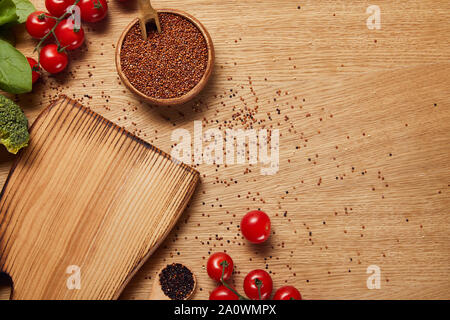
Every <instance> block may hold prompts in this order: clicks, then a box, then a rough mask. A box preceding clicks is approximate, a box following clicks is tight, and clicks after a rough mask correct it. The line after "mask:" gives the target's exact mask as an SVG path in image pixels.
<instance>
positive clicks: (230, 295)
mask: <svg viewBox="0 0 450 320" xmlns="http://www.w3.org/2000/svg"><path fill="white" fill-rule="evenodd" d="M209 300H239V297H238V296H237V295H236V294H235V293H234V292H233V291H231V290H230V289H228V288H227V287H225V286H224V285H221V286H218V287H217V288H215V289H214V290H213V292H211V294H210V295H209Z"/></svg>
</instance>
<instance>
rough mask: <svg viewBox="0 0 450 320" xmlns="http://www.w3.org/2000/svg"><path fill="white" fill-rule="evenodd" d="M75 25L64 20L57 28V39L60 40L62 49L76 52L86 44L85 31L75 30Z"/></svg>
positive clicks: (81, 29) (81, 28)
mask: <svg viewBox="0 0 450 320" xmlns="http://www.w3.org/2000/svg"><path fill="white" fill-rule="evenodd" d="M74 26H75V25H74V23H73V22H72V21H71V20H68V19H64V20H62V21H61V22H60V23H59V24H58V25H57V26H56V28H55V35H56V38H57V39H58V40H59V43H60V44H61V47H63V48H66V49H67V50H75V49H76V48H79V47H80V46H81V45H82V44H83V42H84V30H83V27H82V26H80V29H75V28H74Z"/></svg>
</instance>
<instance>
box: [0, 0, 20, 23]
mask: <svg viewBox="0 0 450 320" xmlns="http://www.w3.org/2000/svg"><path fill="white" fill-rule="evenodd" d="M18 19H19V17H18V16H17V14H16V5H15V4H14V2H13V1H12V0H0V26H2V25H4V24H6V23H11V22H12V23H14V22H17V21H18Z"/></svg>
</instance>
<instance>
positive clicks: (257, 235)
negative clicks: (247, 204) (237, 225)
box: [241, 210, 270, 243]
mask: <svg viewBox="0 0 450 320" xmlns="http://www.w3.org/2000/svg"><path fill="white" fill-rule="evenodd" d="M241 231H242V234H243V235H244V237H245V238H246V239H247V240H248V241H250V242H253V243H261V242H264V241H266V240H267V239H268V238H269V236H270V218H269V216H268V215H267V214H265V213H264V212H262V211H259V210H254V211H250V212H249V213H247V214H246V215H245V216H244V217H243V218H242V220H241Z"/></svg>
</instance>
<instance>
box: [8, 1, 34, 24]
mask: <svg viewBox="0 0 450 320" xmlns="http://www.w3.org/2000/svg"><path fill="white" fill-rule="evenodd" d="M12 2H14V4H15V5H16V14H17V16H18V19H17V22H18V23H24V22H25V21H27V18H28V16H29V15H30V13H32V12H34V11H36V8H35V7H34V5H33V4H32V3H31V2H30V1H29V0H12Z"/></svg>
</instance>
